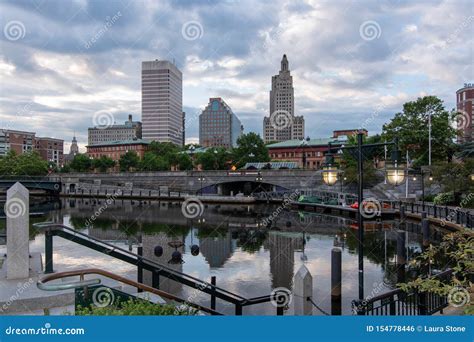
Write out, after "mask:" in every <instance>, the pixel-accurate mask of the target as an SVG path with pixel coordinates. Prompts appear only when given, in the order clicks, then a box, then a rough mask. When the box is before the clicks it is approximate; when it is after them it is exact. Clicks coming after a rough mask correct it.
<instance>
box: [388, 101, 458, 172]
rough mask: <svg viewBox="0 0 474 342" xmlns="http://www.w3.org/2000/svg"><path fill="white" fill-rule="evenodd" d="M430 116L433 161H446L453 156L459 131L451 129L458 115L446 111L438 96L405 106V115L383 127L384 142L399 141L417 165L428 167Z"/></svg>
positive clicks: (403, 113) (400, 114)
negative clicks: (452, 122)
mask: <svg viewBox="0 0 474 342" xmlns="http://www.w3.org/2000/svg"><path fill="white" fill-rule="evenodd" d="M430 114H431V127H432V129H431V139H432V153H431V156H432V160H433V161H436V160H439V161H443V160H448V159H450V158H451V156H452V154H453V151H454V150H453V146H454V143H453V139H454V137H455V136H456V130H455V129H454V128H453V127H452V126H451V120H452V119H453V118H454V117H455V115H456V113H455V112H453V111H452V112H448V111H447V110H445V108H444V105H443V101H442V100H440V99H439V98H437V97H436V96H424V97H420V98H418V99H417V100H416V101H411V102H407V103H405V104H404V105H403V111H402V112H400V113H397V114H395V116H394V118H393V119H392V120H391V121H390V122H389V123H387V124H385V125H384V126H383V133H382V138H383V139H386V140H387V141H390V140H392V139H394V138H395V137H398V138H399V143H400V145H399V146H400V150H401V151H402V155H405V153H406V150H407V149H408V151H409V155H410V158H411V159H413V160H415V165H426V164H428V120H429V115H430Z"/></svg>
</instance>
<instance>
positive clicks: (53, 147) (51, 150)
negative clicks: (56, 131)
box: [35, 137, 64, 166]
mask: <svg viewBox="0 0 474 342" xmlns="http://www.w3.org/2000/svg"><path fill="white" fill-rule="evenodd" d="M35 150H36V151H37V152H38V153H39V155H40V156H41V158H42V159H44V160H46V161H47V162H53V163H55V164H56V165H59V166H62V165H63V164H64V155H63V152H64V140H61V139H55V138H47V137H37V138H35Z"/></svg>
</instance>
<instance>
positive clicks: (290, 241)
mask: <svg viewBox="0 0 474 342" xmlns="http://www.w3.org/2000/svg"><path fill="white" fill-rule="evenodd" d="M265 248H267V249H268V250H270V273H271V277H272V288H276V287H286V288H287V289H291V288H292V281H293V268H294V264H295V262H294V254H295V249H300V250H301V249H303V239H302V238H301V236H298V235H294V234H291V235H290V234H285V233H280V232H275V231H271V232H269V233H268V239H267V240H266V241H265Z"/></svg>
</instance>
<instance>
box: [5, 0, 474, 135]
mask: <svg viewBox="0 0 474 342" xmlns="http://www.w3.org/2000/svg"><path fill="white" fill-rule="evenodd" d="M0 13H1V15H0V24H1V28H2V31H4V30H5V27H6V26H7V25H8V24H9V23H11V22H12V21H17V22H20V23H21V24H23V26H24V32H23V33H24V36H23V37H21V38H20V39H16V40H11V39H9V37H7V36H6V35H5V33H4V32H2V33H3V34H2V35H1V38H0V44H1V46H0V73H1V75H2V84H1V85H0V90H1V91H2V98H1V103H0V122H4V121H5V120H12V119H16V123H15V124H16V126H17V127H18V128H21V129H27V130H37V131H40V130H41V132H39V134H40V135H47V134H49V135H54V134H61V135H62V137H63V138H65V139H66V140H67V141H69V140H70V136H71V135H72V134H73V132H74V131H76V132H77V136H78V138H79V139H82V141H83V142H85V139H86V136H87V132H86V129H87V127H88V126H90V125H91V118H92V116H93V114H94V113H95V112H97V111H100V110H108V111H110V112H112V113H113V114H114V116H115V117H116V119H117V121H123V120H125V118H126V116H127V114H128V113H133V114H134V116H135V117H138V116H139V115H140V67H141V61H143V60H152V59H156V58H158V59H169V60H174V61H175V62H176V64H177V65H178V67H179V68H180V69H181V70H182V71H183V77H184V82H185V92H184V93H185V98H184V110H185V111H186V113H187V117H188V119H189V121H188V126H187V128H186V131H187V134H188V137H197V136H198V121H197V119H196V118H197V116H198V115H199V113H200V108H199V107H200V106H202V105H203V104H206V103H207V101H208V98H209V97H211V96H221V97H223V98H224V100H226V102H228V103H229V104H231V107H232V109H233V110H234V112H235V113H236V114H237V115H238V116H239V117H240V119H241V121H242V123H243V124H244V126H245V131H246V132H248V131H256V132H259V133H261V130H262V120H263V116H264V115H268V91H269V89H270V86H271V76H272V75H274V74H276V73H278V69H279V63H280V59H281V56H282V54H283V53H286V54H287V55H288V58H289V60H290V68H291V70H292V74H293V78H294V85H295V96H296V112H297V114H298V115H304V116H305V118H306V133H307V135H310V136H311V137H318V136H328V135H329V134H330V133H331V132H332V130H333V129H336V128H344V127H346V126H349V127H350V128H351V127H358V125H360V122H364V120H366V119H367V117H368V116H370V113H371V112H372V111H373V110H374V108H375V107H376V106H377V105H380V104H381V105H383V108H384V110H382V111H380V113H378V114H377V116H376V117H375V118H373V119H372V120H370V126H368V128H369V131H371V132H377V131H380V128H381V125H382V124H383V123H384V122H385V121H387V120H388V119H389V118H390V116H391V115H392V114H393V113H394V112H395V111H397V110H399V108H400V107H401V104H402V103H403V102H404V101H406V100H409V99H414V98H416V97H417V96H419V95H420V94H421V93H423V92H431V93H434V95H438V96H440V97H441V98H443V99H444V100H446V105H447V107H448V108H451V107H453V100H454V92H455V90H456V89H457V88H459V86H460V85H462V83H463V82H471V81H472V78H473V70H474V69H473V64H472V61H473V59H474V58H473V51H472V48H470V47H472V42H473V34H472V25H473V22H474V20H472V18H474V9H473V7H472V3H471V2H470V1H468V0H465V1H456V2H453V1H447V0H445V1H443V0H436V1H430V2H413V1H405V0H383V1H377V2H374V1H349V0H348V1H344V2H341V1H323V2H318V3H311V4H309V3H308V2H307V1H304V0H297V1H284V0H277V1H261V2H256V1H251V0H227V1H218V0H204V1H198V0H195V1H191V0H177V1H173V0H168V1H132V0H114V1H105V0H103V1H97V0H96V1H92V0H90V1H86V0H84V1H69V2H65V1H60V0H29V1H27V0H4V1H2V2H1V3H0ZM189 22H196V23H198V30H200V32H198V34H199V38H198V39H196V40H188V39H185V37H184V36H183V33H182V29H183V26H184V25H186V24H187V23H189ZM367 22H375V23H376V26H375V28H376V29H377V30H379V31H378V32H376V35H377V37H375V38H374V39H363V37H362V36H361V26H362V25H364V23H367ZM377 26H378V27H379V29H378V28H377ZM5 94H6V95H5ZM25 106H27V108H28V110H29V111H28V112H27V113H28V114H27V115H26V114H25V110H24V107H25ZM18 113H21V114H20V115H18ZM25 115H26V116H25ZM28 115H29V116H28ZM27 118H29V119H27ZM53 120H57V121H58V124H57V125H56V126H55V127H51V125H50V122H52V121H53Z"/></svg>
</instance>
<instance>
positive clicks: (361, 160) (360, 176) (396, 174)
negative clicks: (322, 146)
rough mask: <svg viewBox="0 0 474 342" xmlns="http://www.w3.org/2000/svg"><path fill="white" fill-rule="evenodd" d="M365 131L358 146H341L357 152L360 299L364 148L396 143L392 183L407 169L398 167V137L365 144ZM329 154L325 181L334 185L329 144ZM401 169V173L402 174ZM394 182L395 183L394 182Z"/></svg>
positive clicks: (334, 169) (361, 292)
mask: <svg viewBox="0 0 474 342" xmlns="http://www.w3.org/2000/svg"><path fill="white" fill-rule="evenodd" d="M363 137H364V133H362V132H358V133H357V146H356V147H354V146H347V147H344V146H343V147H340V149H341V150H342V149H352V150H353V151H354V150H355V151H354V152H355V153H353V156H354V157H355V158H356V159H357V173H358V190H357V201H358V207H359V213H358V215H357V226H358V240H359V241H358V251H359V253H358V254H359V258H358V268H359V299H360V300H363V299H364V216H363V215H362V211H363V210H362V209H363V203H362V202H363V199H364V193H363V190H364V188H363V186H364V168H363V166H364V156H363V150H364V149H366V148H367V149H371V148H374V147H379V146H387V145H395V151H393V152H392V160H393V162H394V165H395V167H394V168H392V169H390V170H391V171H392V173H389V171H390V170H389V169H387V180H388V181H389V182H390V183H392V181H393V180H396V181H397V182H399V181H400V178H401V179H402V180H403V178H404V172H405V170H403V169H399V168H398V161H399V159H400V152H399V151H398V139H395V140H394V141H393V142H389V143H387V142H385V143H376V144H365V145H364V143H363ZM328 155H329V159H327V162H326V165H325V167H323V181H324V182H325V183H326V184H328V185H333V184H335V183H336V181H337V172H338V170H337V167H335V166H334V165H331V164H330V163H328V162H331V158H332V153H331V145H329V151H328V153H327V156H328ZM400 171H401V174H400ZM392 184H393V183H392Z"/></svg>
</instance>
